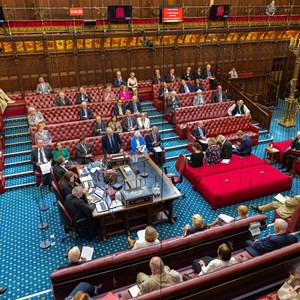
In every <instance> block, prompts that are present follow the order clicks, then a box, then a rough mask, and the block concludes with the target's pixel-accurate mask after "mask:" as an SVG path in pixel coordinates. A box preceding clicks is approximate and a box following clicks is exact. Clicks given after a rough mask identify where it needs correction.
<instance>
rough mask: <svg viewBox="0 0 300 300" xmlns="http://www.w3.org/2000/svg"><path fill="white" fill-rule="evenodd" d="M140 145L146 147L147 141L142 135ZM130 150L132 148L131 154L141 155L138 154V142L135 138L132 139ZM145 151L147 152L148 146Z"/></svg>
mask: <svg viewBox="0 0 300 300" xmlns="http://www.w3.org/2000/svg"><path fill="white" fill-rule="evenodd" d="M139 143H140V146H144V145H146V142H145V139H144V138H143V137H142V136H141V135H140V137H139ZM130 148H131V149H130V153H131V154H139V153H140V152H137V142H136V139H135V137H134V136H133V137H132V138H131V139H130ZM144 151H145V152H147V146H146V148H145V150H144Z"/></svg>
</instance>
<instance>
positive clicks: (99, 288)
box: [95, 283, 102, 296]
mask: <svg viewBox="0 0 300 300" xmlns="http://www.w3.org/2000/svg"><path fill="white" fill-rule="evenodd" d="M101 289H102V283H101V284H99V285H96V286H95V296H97V295H99V294H100V293H101Z"/></svg>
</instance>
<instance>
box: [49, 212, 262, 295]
mask: <svg viewBox="0 0 300 300" xmlns="http://www.w3.org/2000/svg"><path fill="white" fill-rule="evenodd" d="M266 219H267V217H266V216H265V215H256V216H252V217H249V218H246V219H243V220H240V221H238V222H235V223H230V224H225V225H223V226H216V227H213V228H210V229H207V230H205V231H202V232H198V233H195V234H192V235H189V236H187V237H182V236H179V237H178V236H176V237H173V238H170V239H167V240H164V241H162V242H161V243H160V244H159V245H155V246H150V247H146V248H142V249H138V250H134V251H133V250H126V251H123V252H118V253H114V254H110V255H106V256H103V257H100V258H97V259H94V260H92V261H90V262H86V263H84V264H82V265H80V266H74V267H71V268H67V269H63V270H56V271H54V272H53V273H52V274H51V275H50V279H51V282H52V289H53V293H54V297H55V299H64V298H65V297H66V296H67V295H68V294H69V293H70V291H71V290H72V289H73V288H74V287H75V286H76V285H77V284H78V283H79V282H81V281H88V282H90V283H91V284H99V283H102V284H103V292H108V291H110V290H113V289H116V288H121V287H124V286H126V285H129V284H132V283H134V282H135V279H136V275H137V273H138V272H140V271H141V272H147V273H148V272H149V271H150V270H149V260H150V258H151V257H152V256H154V255H158V254H159V255H160V256H162V258H163V260H164V263H165V264H167V265H169V266H171V267H172V268H174V269H179V268H182V267H186V266H187V265H189V264H191V261H192V259H193V258H197V257H199V255H212V256H215V255H216V253H215V251H216V249H217V248H218V246H219V245H220V244H221V243H223V242H227V241H228V240H230V241H231V242H233V243H234V245H235V247H236V249H242V248H243V246H244V241H245V240H246V239H247V238H249V231H248V228H249V225H250V224H251V223H252V222H260V223H261V224H262V225H263V224H265V221H266ZM163 299H166V298H164V297H163ZM203 299H204V298H203Z"/></svg>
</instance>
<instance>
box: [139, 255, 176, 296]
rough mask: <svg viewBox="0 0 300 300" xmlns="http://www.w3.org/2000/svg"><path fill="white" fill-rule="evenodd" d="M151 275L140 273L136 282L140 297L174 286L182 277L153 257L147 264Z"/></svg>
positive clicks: (156, 257) (158, 258)
mask: <svg viewBox="0 0 300 300" xmlns="http://www.w3.org/2000/svg"><path fill="white" fill-rule="evenodd" d="M149 266H150V269H151V275H150V276H149V275H147V274H145V273H142V272H140V273H139V274H138V275H137V278H136V282H137V285H138V286H139V288H140V293H139V294H140V295H144V294H147V293H150V292H153V291H156V290H159V289H162V288H163V287H166V286H171V285H174V284H176V283H178V282H181V281H182V276H181V275H180V274H179V273H178V272H177V271H175V270H170V268H169V267H168V266H165V265H164V263H163V261H162V260H161V258H160V257H158V256H154V257H152V258H151V260H150V263H149Z"/></svg>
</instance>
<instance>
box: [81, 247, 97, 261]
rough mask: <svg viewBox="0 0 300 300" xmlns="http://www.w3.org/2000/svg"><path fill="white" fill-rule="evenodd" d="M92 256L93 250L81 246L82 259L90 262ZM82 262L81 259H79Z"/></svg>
mask: <svg viewBox="0 0 300 300" xmlns="http://www.w3.org/2000/svg"><path fill="white" fill-rule="evenodd" d="M93 254H94V248H93V247H89V246H83V247H82V251H81V257H84V258H85V260H92V259H93ZM80 261H82V259H80Z"/></svg>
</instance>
